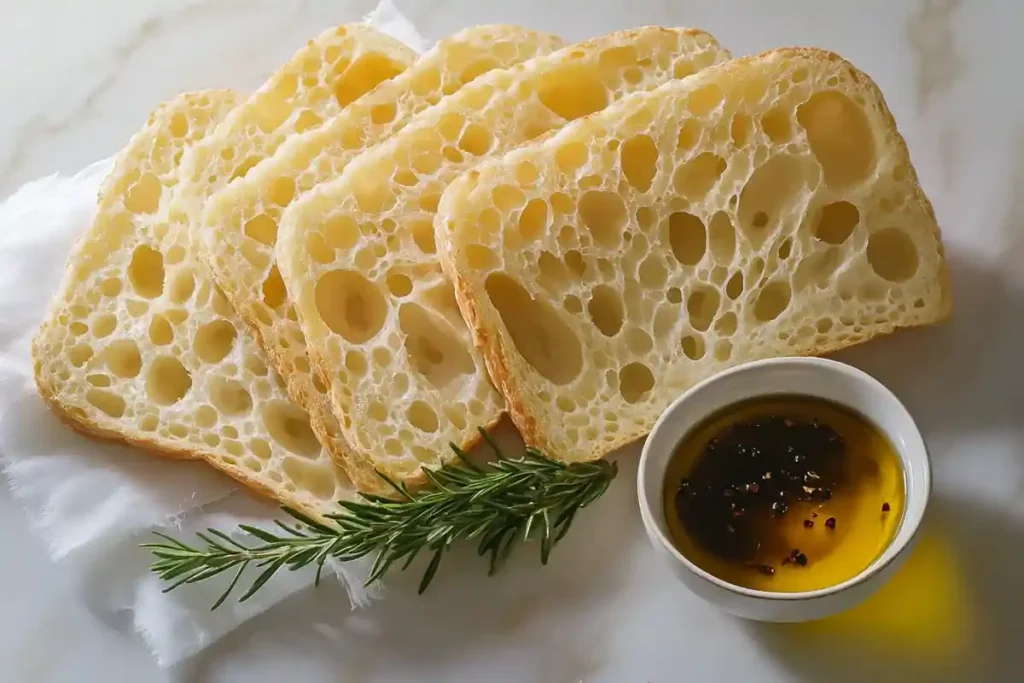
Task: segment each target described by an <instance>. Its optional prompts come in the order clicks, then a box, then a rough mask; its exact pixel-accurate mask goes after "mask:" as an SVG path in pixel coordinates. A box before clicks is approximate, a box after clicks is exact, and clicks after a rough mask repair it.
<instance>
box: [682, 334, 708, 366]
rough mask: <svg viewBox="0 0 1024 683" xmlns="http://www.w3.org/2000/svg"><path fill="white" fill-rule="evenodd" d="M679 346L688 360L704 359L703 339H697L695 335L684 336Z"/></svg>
mask: <svg viewBox="0 0 1024 683" xmlns="http://www.w3.org/2000/svg"><path fill="white" fill-rule="evenodd" d="M681 346H682V347H683V353H684V354H685V355H686V357H687V358H689V359H690V360H700V359H701V358H703V357H704V338H703V337H699V336H697V335H695V334H687V335H684V336H683V339H682V342H681Z"/></svg>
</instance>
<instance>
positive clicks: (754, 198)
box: [737, 154, 807, 249]
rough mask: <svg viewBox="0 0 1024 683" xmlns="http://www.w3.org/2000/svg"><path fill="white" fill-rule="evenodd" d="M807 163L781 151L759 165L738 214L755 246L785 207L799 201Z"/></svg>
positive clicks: (762, 240) (773, 225)
mask: <svg viewBox="0 0 1024 683" xmlns="http://www.w3.org/2000/svg"><path fill="white" fill-rule="evenodd" d="M806 170H807V166H806V163H805V162H804V161H802V160H800V159H798V158H797V157H794V156H791V155H789V154H780V155H779V156H776V157H774V158H772V159H770V160H769V161H767V162H765V163H764V164H763V165H762V166H760V167H759V168H757V169H756V170H755V171H754V172H753V173H752V174H751V175H750V178H749V179H748V180H747V183H746V185H744V186H743V190H742V191H741V192H740V201H739V209H738V211H737V214H738V215H737V217H738V219H739V223H740V228H741V229H742V230H743V231H744V232H745V233H746V235H747V238H748V239H749V240H750V243H751V245H752V246H753V248H754V249H757V248H759V247H760V246H761V244H763V243H764V240H765V238H766V237H767V236H768V235H769V234H770V233H771V232H772V230H773V229H774V228H775V227H776V225H777V221H778V220H779V216H780V214H781V213H782V211H783V210H784V209H785V208H786V207H787V206H789V205H790V204H792V203H793V202H795V201H796V200H797V199H798V198H799V196H800V193H801V191H802V190H803V189H804V187H805V184H806V182H807V176H806V175H805V172H806Z"/></svg>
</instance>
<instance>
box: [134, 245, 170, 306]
mask: <svg viewBox="0 0 1024 683" xmlns="http://www.w3.org/2000/svg"><path fill="white" fill-rule="evenodd" d="M128 281H129V282H130V283H131V285H132V289H133V290H135V293H136V294H138V295H139V296H142V297H145V298H147V299H154V298H156V297H158V296H160V295H161V294H162V293H163V291H164V257H163V256H161V254H160V252H159V251H157V250H155V249H153V248H152V247H149V246H147V245H145V244H140V245H139V246H137V247H135V250H134V251H133V252H132V259H131V262H130V263H129V264H128Z"/></svg>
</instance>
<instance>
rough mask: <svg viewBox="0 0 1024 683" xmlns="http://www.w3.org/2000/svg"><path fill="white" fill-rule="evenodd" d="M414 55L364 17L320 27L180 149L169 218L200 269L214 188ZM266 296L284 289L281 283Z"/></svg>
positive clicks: (333, 425)
mask: <svg viewBox="0 0 1024 683" xmlns="http://www.w3.org/2000/svg"><path fill="white" fill-rule="evenodd" d="M415 58H416V53H415V52H414V51H413V50H412V49H411V48H409V47H407V46H406V45H404V44H402V43H400V42H399V41H397V40H395V39H393V38H391V37H389V36H387V35H385V34H383V33H381V32H380V31H377V30H376V29H374V28H372V27H369V26H366V25H363V24H348V25H344V26H339V27H337V28H332V29H329V30H326V31H324V32H323V33H321V34H320V35H318V36H317V37H315V38H314V39H313V40H310V41H309V42H308V43H307V44H306V45H304V46H303V47H302V48H300V49H299V50H298V51H297V52H296V53H295V54H294V55H293V56H292V57H291V59H289V60H288V61H287V62H286V63H285V64H283V65H282V66H281V67H280V68H278V69H277V71H275V72H274V73H273V74H272V75H271V76H270V78H268V79H267V81H266V83H264V84H263V86H262V87H260V89H259V90H257V91H256V92H255V93H253V94H252V95H251V96H249V97H248V98H247V99H246V100H245V101H244V102H242V103H240V104H239V106H238V107H237V108H236V109H235V110H234V111H232V112H230V113H229V114H228V115H227V116H226V117H225V118H224V120H223V121H222V122H221V123H220V124H219V125H218V126H217V128H216V130H214V131H213V132H211V133H210V135H208V136H206V137H205V138H204V139H203V140H201V141H199V142H198V143H197V144H196V145H194V146H192V147H190V148H189V149H187V150H186V151H185V153H184V156H183V157H182V160H181V166H180V169H179V178H180V182H179V183H178V185H177V187H176V188H175V190H174V198H173V204H172V206H171V208H170V212H169V217H170V221H171V224H172V225H173V227H174V229H175V230H185V231H186V232H187V234H188V235H189V238H190V240H191V241H192V242H193V243H194V245H195V247H196V249H197V252H196V253H197V256H198V258H199V260H200V261H201V264H200V265H199V268H201V269H202V270H203V271H204V272H206V273H207V274H208V273H209V268H208V267H207V265H206V263H207V262H208V260H209V259H208V257H207V255H206V254H204V253H203V252H202V247H203V243H204V242H203V240H202V239H201V233H202V230H201V227H202V223H201V220H200V219H201V217H202V212H203V208H204V207H205V205H206V202H207V201H208V200H209V198H210V197H211V196H212V195H213V194H214V193H215V192H217V191H218V190H220V189H221V188H223V187H224V186H226V185H227V184H228V183H229V182H231V181H232V180H235V179H239V178H242V177H244V176H245V174H246V173H248V171H249V170H250V169H252V168H253V167H255V166H256V165H257V164H258V163H259V162H260V161H262V160H264V159H266V158H268V157H270V156H271V155H273V153H274V152H275V151H276V150H277V148H278V147H279V146H280V145H281V144H282V143H283V142H284V141H285V140H286V139H287V138H289V137H293V136H296V135H299V134H301V133H303V132H306V131H309V130H312V129H315V128H317V127H319V126H320V125H321V124H322V123H323V122H324V121H325V120H326V119H329V118H331V117H333V116H335V115H337V114H338V113H339V112H341V111H342V110H343V109H344V108H345V107H346V106H348V105H349V104H351V103H352V102H354V101H356V100H357V99H359V98H360V97H361V96H362V95H364V94H366V93H367V92H369V91H371V90H373V88H375V87H376V86H377V85H378V84H380V83H382V82H384V81H387V80H389V79H390V78H392V77H394V76H396V75H398V74H400V73H402V72H403V71H405V69H406V68H408V66H409V65H410V64H412V63H413V61H414V60H415ZM272 284H273V283H272ZM270 296H283V289H282V288H279V289H278V290H276V291H275V292H274V293H272V294H270ZM324 400H326V399H324ZM321 414H322V411H321V412H316V411H314V415H317V416H318V419H315V420H314V421H313V427H314V430H315V432H316V435H317V438H318V439H320V441H321V442H322V443H324V444H325V446H326V447H327V448H328V449H329V450H330V451H331V452H332V453H333V454H334V455H335V457H336V459H337V460H338V461H339V462H340V461H344V460H346V458H345V456H344V453H345V448H346V446H345V443H344V439H343V437H342V436H341V432H340V430H339V428H338V425H337V421H336V420H324V419H319V416H320V415H321ZM353 477H354V479H355V480H356V481H357V483H358V485H359V486H361V487H364V488H365V489H366V490H375V491H377V492H382V491H383V490H384V489H382V488H380V487H381V486H386V485H384V483H383V480H381V479H380V478H379V477H376V476H375V475H374V474H373V473H372V472H369V471H367V470H366V469H365V468H363V469H361V470H360V471H358V472H353Z"/></svg>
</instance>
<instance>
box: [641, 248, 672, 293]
mask: <svg viewBox="0 0 1024 683" xmlns="http://www.w3.org/2000/svg"><path fill="white" fill-rule="evenodd" d="M638 273H639V276H640V284H641V285H642V286H643V287H645V288H646V289H652V290H656V289H661V288H662V287H663V286H664V285H665V280H666V279H668V270H667V269H666V268H665V264H664V263H663V262H662V260H661V256H659V255H658V254H650V255H649V256H648V257H647V258H645V259H644V260H643V262H642V263H641V264H640V270H639V271H638Z"/></svg>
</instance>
